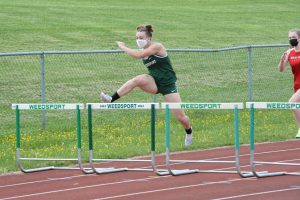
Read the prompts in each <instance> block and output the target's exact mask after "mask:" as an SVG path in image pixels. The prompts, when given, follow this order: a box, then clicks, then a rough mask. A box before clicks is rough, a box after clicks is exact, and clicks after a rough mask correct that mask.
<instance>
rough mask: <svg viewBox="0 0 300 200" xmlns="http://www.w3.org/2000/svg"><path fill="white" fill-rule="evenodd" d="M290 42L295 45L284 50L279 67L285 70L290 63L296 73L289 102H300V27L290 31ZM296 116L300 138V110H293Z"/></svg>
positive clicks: (280, 69)
mask: <svg viewBox="0 0 300 200" xmlns="http://www.w3.org/2000/svg"><path fill="white" fill-rule="evenodd" d="M289 43H290V45H291V46H292V47H293V48H292V49H289V50H288V51H286V52H284V53H283V54H282V56H281V58H280V62H279V64H278V68H279V71H280V72H283V71H284V69H285V67H286V65H287V63H288V62H289V63H290V66H291V69H292V72H293V75H294V94H293V96H292V97H291V98H290V100H289V102H291V103H299V102H300V29H293V30H291V31H289ZM293 112H294V116H295V119H296V122H297V125H298V133H297V135H296V138H300V110H296V109H295V110H293Z"/></svg>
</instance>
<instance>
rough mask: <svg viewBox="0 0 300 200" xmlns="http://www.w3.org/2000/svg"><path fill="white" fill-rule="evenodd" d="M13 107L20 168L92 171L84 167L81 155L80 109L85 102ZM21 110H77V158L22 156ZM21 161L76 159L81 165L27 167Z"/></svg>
mask: <svg viewBox="0 0 300 200" xmlns="http://www.w3.org/2000/svg"><path fill="white" fill-rule="evenodd" d="M12 109H13V110H16V155H17V165H18V167H19V169H20V170H21V171H22V172H24V173H30V172H37V171H46V170H52V169H80V170H82V171H83V172H85V173H92V172H93V171H92V170H91V169H87V168H84V167H83V165H82V156H81V120H80V110H82V109H84V104H80V103H75V104H67V103H48V104H36V103H28V104H24V103H22V104H18V103H14V104H12ZM20 110H76V113H77V122H76V123H77V158H25V157H21V151H20V146H21V126H20V118H21V117H20ZM21 161H76V162H77V163H78V165H79V167H56V166H48V167H40V168H31V169H25V168H24V167H23V164H22V162H21Z"/></svg>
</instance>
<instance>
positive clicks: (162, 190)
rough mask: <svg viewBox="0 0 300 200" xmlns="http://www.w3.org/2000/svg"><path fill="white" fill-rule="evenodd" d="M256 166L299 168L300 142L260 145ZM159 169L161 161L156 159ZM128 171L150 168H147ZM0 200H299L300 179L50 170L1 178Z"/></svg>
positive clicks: (225, 155) (244, 154)
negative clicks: (99, 173)
mask: <svg viewBox="0 0 300 200" xmlns="http://www.w3.org/2000/svg"><path fill="white" fill-rule="evenodd" d="M255 152H256V155H255V158H256V160H259V161H283V162H296V163H300V156H299V155H300V140H292V141H288V142H278V143H264V144H258V145H256V146H255ZM233 155H234V152H233V149H232V148H218V149H212V150H206V151H193V152H182V153H176V154H172V156H171V158H172V159H212V160H233V159H234V157H233ZM240 159H241V166H242V170H246V171H247V170H249V146H242V147H241V157H240ZM157 162H158V163H159V164H162V166H161V167H160V168H163V167H164V166H163V163H164V156H158V157H157ZM107 165H109V166H112V165H114V166H123V167H124V165H125V166H126V163H122V164H120V163H105V164H100V165H99V166H100V167H102V166H107ZM127 166H134V167H145V168H150V166H149V164H147V163H130V164H127ZM172 167H174V168H175V169H186V168H191V169H192V168H198V169H222V170H235V168H234V166H233V165H232V164H211V163H209V164H208V163H206V164H203V163H202V164H191V163H189V164H186V163H182V164H173V165H172ZM257 169H258V170H263V171H265V170H267V171H274V170H275V171H276V170H278V171H281V170H284V171H292V172H295V171H299V172H300V166H293V167H290V166H289V167H287V166H274V165H268V166H266V165H264V166H258V167H257ZM0 199H1V200H8V199H22V200H28V199H30V200H36V199H39V200H41V199H55V200H59V199H93V200H96V199H97V200H106V199H113V200H124V199H126V200H133V199H135V200H136V199H138V200H141V199H143V200H150V199H151V200H154V199H159V200H161V199H168V200H173V199H174V200H182V199H184V200H185V199H192V200H194V199H197V200H198V199H214V200H217V199H218V200H227V199H243V200H247V199H272V200H277V199H278V200H279V199H280V200H281V199H285V200H292V199H293V200H296V199H297V200H299V199H300V176H291V175H285V176H276V177H268V178H260V179H257V178H246V179H245V178H240V176H238V175H237V174H219V173H218V174H212V173H197V174H189V175H182V176H176V177H173V176H156V175H155V174H154V173H152V172H132V171H130V172H118V173H113V174H102V175H95V174H92V175H84V174H82V173H81V172H80V171H77V170H51V171H46V172H36V173H29V174H23V173H15V174H10V175H3V176H0Z"/></svg>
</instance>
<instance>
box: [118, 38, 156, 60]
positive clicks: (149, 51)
mask: <svg viewBox="0 0 300 200" xmlns="http://www.w3.org/2000/svg"><path fill="white" fill-rule="evenodd" d="M117 44H118V46H119V48H120V49H121V50H123V51H124V52H125V53H127V54H128V55H129V56H131V57H133V58H136V59H141V58H145V57H148V56H151V55H155V54H158V53H159V52H160V51H161V49H162V46H161V45H160V44H152V45H151V46H150V47H148V48H146V49H143V50H134V49H130V48H128V47H126V46H125V43H124V42H117Z"/></svg>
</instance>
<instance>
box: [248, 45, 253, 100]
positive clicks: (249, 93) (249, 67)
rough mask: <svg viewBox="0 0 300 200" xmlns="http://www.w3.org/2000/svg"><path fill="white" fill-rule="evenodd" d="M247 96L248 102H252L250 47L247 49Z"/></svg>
mask: <svg viewBox="0 0 300 200" xmlns="http://www.w3.org/2000/svg"><path fill="white" fill-rule="evenodd" d="M248 95H249V101H252V99H253V96H252V95H253V94H252V47H251V46H249V47H248Z"/></svg>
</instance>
